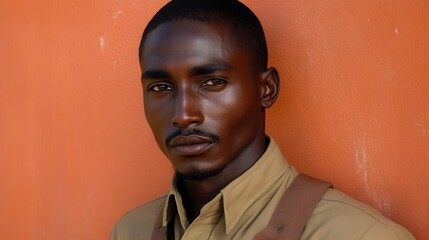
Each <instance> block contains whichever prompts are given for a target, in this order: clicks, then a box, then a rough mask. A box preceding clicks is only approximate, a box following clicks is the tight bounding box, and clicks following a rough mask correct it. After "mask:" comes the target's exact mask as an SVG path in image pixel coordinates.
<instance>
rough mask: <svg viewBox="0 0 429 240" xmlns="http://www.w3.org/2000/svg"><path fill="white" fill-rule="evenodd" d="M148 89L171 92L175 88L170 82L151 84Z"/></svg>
mask: <svg viewBox="0 0 429 240" xmlns="http://www.w3.org/2000/svg"><path fill="white" fill-rule="evenodd" d="M148 90H149V91H152V92H171V91H172V90H173V89H172V87H171V86H170V85H169V84H165V83H157V84H152V85H150V86H149V87H148Z"/></svg>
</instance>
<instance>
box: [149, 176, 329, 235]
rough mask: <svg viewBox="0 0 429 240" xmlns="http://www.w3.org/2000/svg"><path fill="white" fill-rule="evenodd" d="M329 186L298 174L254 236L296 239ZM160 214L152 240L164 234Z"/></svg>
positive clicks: (165, 230)
mask: <svg viewBox="0 0 429 240" xmlns="http://www.w3.org/2000/svg"><path fill="white" fill-rule="evenodd" d="M331 186H332V185H331V184H330V183H327V182H323V181H320V180H317V179H315V178H312V177H309V176H307V175H304V174H300V175H298V177H296V178H295V180H294V181H293V183H292V185H290V186H289V188H288V189H287V190H286V192H285V193H284V194H283V196H282V198H281V199H280V201H279V203H278V204H277V207H276V209H275V210H274V213H273V216H271V219H270V222H269V223H268V225H267V226H266V227H265V229H264V230H262V231H261V232H260V233H259V234H258V235H256V237H255V238H254V239H255V240H272V239H287V240H298V239H299V237H300V236H301V233H302V230H303V229H304V226H305V224H306V223H307V221H308V218H310V216H311V213H312V212H313V210H314V208H315V207H316V205H317V203H318V202H319V201H320V198H321V197H322V196H323V194H324V193H325V192H326V191H327V190H328V188H329V187H331ZM162 215H163V211H162V210H161V212H160V213H159V215H158V217H157V218H156V222H155V226H154V228H153V231H152V238H151V239H152V240H164V239H165V237H166V234H167V227H164V226H162ZM169 225H170V224H169Z"/></svg>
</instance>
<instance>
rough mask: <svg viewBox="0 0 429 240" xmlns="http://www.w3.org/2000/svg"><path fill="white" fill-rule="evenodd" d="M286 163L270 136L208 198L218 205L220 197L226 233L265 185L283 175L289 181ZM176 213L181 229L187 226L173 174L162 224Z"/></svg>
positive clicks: (260, 193) (209, 204) (290, 176)
mask: <svg viewBox="0 0 429 240" xmlns="http://www.w3.org/2000/svg"><path fill="white" fill-rule="evenodd" d="M290 169H291V168H290V165H289V163H288V162H287V161H286V160H285V159H284V157H283V155H282V153H281V151H280V149H279V147H278V146H277V144H276V143H275V141H274V140H273V139H272V138H270V144H269V145H268V148H267V149H266V151H265V152H264V154H263V155H262V156H261V157H260V158H259V159H258V161H256V163H255V164H254V165H253V166H252V167H251V168H249V169H248V170H247V171H246V172H244V173H243V174H242V175H241V176H240V177H238V178H236V179H235V180H234V181H232V182H231V183H230V184H228V185H227V186H226V187H225V188H224V189H222V190H221V192H220V193H219V195H218V196H216V197H215V198H214V199H213V200H212V201H210V202H209V203H208V204H207V205H206V206H204V208H205V207H209V206H219V203H220V201H222V200H223V211H224V216H225V224H226V231H227V233H228V232H229V231H230V230H231V229H232V228H233V227H234V226H235V225H236V224H237V222H238V220H239V219H240V218H241V217H242V215H243V214H244V212H245V211H246V209H247V208H248V207H249V206H250V205H251V204H252V203H253V202H254V201H256V200H257V198H258V197H259V196H261V195H262V194H264V192H266V191H267V190H268V189H270V188H271V187H273V185H274V184H275V183H276V182H277V181H278V180H279V178H282V177H284V175H285V174H287V175H288V176H287V177H286V181H292V180H293V178H294V176H293V174H292V171H291V170H290ZM174 213H177V214H178V215H179V219H180V223H181V225H182V227H183V229H186V228H187V227H188V225H189V222H188V220H187V218H186V213H185V210H184V207H183V202H182V198H181V196H180V193H179V191H178V189H177V178H176V176H174V178H173V183H172V187H171V190H170V193H169V195H168V198H167V202H166V204H165V207H164V214H163V215H164V216H163V225H164V226H167V223H168V221H170V220H171V218H172V217H173V216H174Z"/></svg>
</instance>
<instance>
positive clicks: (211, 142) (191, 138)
mask: <svg viewBox="0 0 429 240" xmlns="http://www.w3.org/2000/svg"><path fill="white" fill-rule="evenodd" d="M230 34H231V31H230V29H229V27H228V26H227V25H220V24H210V23H203V22H199V21H192V20H180V21H173V22H169V23H164V24H162V25H160V26H158V27H157V28H156V29H155V30H153V31H152V32H151V33H150V34H149V35H148V36H147V38H146V41H145V43H144V53H143V58H142V62H141V68H142V73H143V74H142V85H143V93H144V107H145V114H146V118H147V120H148V122H149V125H150V127H151V129H152V132H153V134H154V136H155V139H156V141H157V143H158V145H159V147H160V148H161V150H162V151H163V152H164V154H165V155H166V156H167V157H168V158H169V159H170V161H171V162H172V164H173V166H174V168H175V169H176V171H177V172H179V173H181V174H182V175H184V176H185V177H186V176H187V177H189V178H191V179H192V178H194V179H203V178H205V177H208V176H213V175H216V174H217V173H219V172H221V171H222V170H223V169H224V168H226V167H227V166H228V165H229V164H230V163H231V162H233V161H236V160H237V159H241V160H237V161H245V159H242V158H243V157H242V156H243V155H245V153H246V152H249V151H250V152H251V149H249V148H251V147H252V144H251V143H252V142H253V141H254V139H255V137H256V136H259V137H260V135H261V134H262V136H263V133H264V129H263V128H264V123H263V108H262V107H261V84H260V83H259V77H260V76H259V75H260V73H258V72H259V71H257V70H255V69H253V61H251V58H250V57H249V55H248V54H247V53H246V52H245V51H243V50H242V49H241V48H239V47H237V43H235V42H234V40H232V38H231V37H230Z"/></svg>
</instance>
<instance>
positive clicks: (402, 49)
mask: <svg viewBox="0 0 429 240" xmlns="http://www.w3.org/2000/svg"><path fill="white" fill-rule="evenodd" d="M243 1H244V0H243ZM165 2H166V1H155V0H140V1H125V0H105V1H86V0H73V1H66V0H39V1H30V0H27V1H25V0H14V1H8V0H0V239H18V240H19V239H25V240H28V239H30V240H36V239H37V240H39V239H40V240H42V239H43V240H56V239H81V240H90V239H91V240H92V239H106V238H107V236H108V234H109V232H110V229H111V227H112V225H113V224H114V222H115V221H116V220H117V218H118V217H119V216H120V215H122V214H123V213H124V212H125V211H126V210H127V209H130V208H132V207H134V206H136V205H138V204H140V203H142V202H144V201H147V200H149V199H151V198H153V197H155V196H157V195H159V194H160V193H162V192H165V191H166V190H167V189H168V186H169V181H170V176H171V173H172V170H171V167H170V165H169V163H168V161H167V160H166V159H165V158H164V157H163V156H162V155H161V153H160V151H159V150H158V149H157V147H156V145H155V143H154V140H153V139H152V136H151V132H150V129H149V128H148V126H147V124H146V121H145V119H144V114H143V109H142V96H141V94H142V93H141V89H140V84H139V69H138V61H137V47H138V43H139V40H140V35H141V32H142V30H143V28H144V26H145V24H146V23H147V21H148V19H149V17H150V16H151V15H152V14H153V13H154V12H155V11H156V9H158V8H159V7H160V6H161V5H163V3H165ZM244 2H246V3H248V5H249V6H250V7H251V8H252V9H254V10H255V12H256V13H257V15H258V16H260V19H261V21H262V22H263V25H264V26H265V29H266V34H267V38H268V42H269V49H270V63H271V64H272V65H275V66H277V67H278V68H279V71H280V74H281V76H282V91H281V95H280V98H279V100H278V103H277V105H276V106H275V107H273V108H272V109H271V110H270V111H269V112H268V122H269V123H268V127H267V130H268V132H269V133H270V134H271V135H272V136H274V138H275V139H276V140H277V142H278V143H279V145H280V146H281V148H282V149H283V150H284V152H285V155H286V156H287V158H288V159H289V161H290V162H292V163H293V164H294V165H295V166H297V168H298V169H299V170H301V171H304V172H307V173H310V174H312V175H315V176H317V177H319V178H324V179H327V180H330V181H332V182H333V183H334V185H335V186H336V188H338V189H341V190H343V191H345V192H347V193H349V194H351V195H352V196H354V197H356V198H358V199H360V200H362V201H364V202H367V203H369V204H371V205H372V206H374V207H376V208H378V209H379V210H380V211H381V212H382V213H383V214H385V215H387V216H389V217H391V218H393V219H394V220H396V221H398V222H400V223H401V224H403V225H405V226H406V227H408V228H409V229H410V230H411V231H412V232H413V234H415V235H416V237H417V238H418V239H429V237H428V236H429V207H428V204H427V202H428V201H429V191H428V190H429V188H428V187H427V185H426V184H427V183H428V182H429V174H428V173H429V67H428V66H429V59H428V58H429V52H428V50H429V49H428V48H429V2H428V1H426V0H414V1H412V0H379V1H372V0H350V1H343V0H332V1H327V0H325V1H298V0H275V1H270V4H267V2H266V1H258V0H247V1H244Z"/></svg>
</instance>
